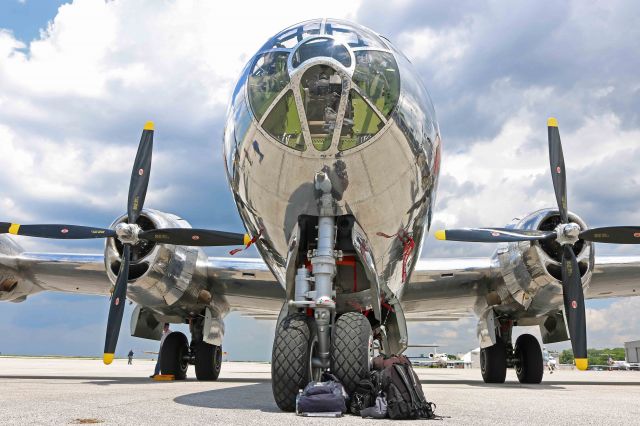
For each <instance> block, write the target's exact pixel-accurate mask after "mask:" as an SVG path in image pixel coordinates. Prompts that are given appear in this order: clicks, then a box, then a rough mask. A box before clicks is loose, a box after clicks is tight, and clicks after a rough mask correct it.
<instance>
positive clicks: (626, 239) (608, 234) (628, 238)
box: [580, 226, 640, 244]
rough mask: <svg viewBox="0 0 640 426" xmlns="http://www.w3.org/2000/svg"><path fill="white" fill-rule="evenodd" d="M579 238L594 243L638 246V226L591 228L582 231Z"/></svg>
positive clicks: (639, 241)
mask: <svg viewBox="0 0 640 426" xmlns="http://www.w3.org/2000/svg"><path fill="white" fill-rule="evenodd" d="M580 238H582V239H583V240H587V241H593V242H595V243H613V244H640V226H609V227H606V228H591V229H587V230H586V231H582V232H581V233H580Z"/></svg>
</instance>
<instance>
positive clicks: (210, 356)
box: [195, 342, 222, 381]
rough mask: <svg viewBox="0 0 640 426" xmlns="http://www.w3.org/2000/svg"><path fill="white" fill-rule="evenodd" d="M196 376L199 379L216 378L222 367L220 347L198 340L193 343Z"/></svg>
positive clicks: (208, 379)
mask: <svg viewBox="0 0 640 426" xmlns="http://www.w3.org/2000/svg"><path fill="white" fill-rule="evenodd" d="M195 353H196V365H195V367H196V378H197V379H198V380H200V381H211V380H218V376H219V375H220V369H221V368H222V347H221V346H216V345H211V344H209V343H207V342H200V343H198V344H197V345H195Z"/></svg>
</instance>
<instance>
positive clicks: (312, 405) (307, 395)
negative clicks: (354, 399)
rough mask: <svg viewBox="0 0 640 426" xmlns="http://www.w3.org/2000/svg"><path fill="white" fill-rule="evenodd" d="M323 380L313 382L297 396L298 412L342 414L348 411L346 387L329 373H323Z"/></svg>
mask: <svg viewBox="0 0 640 426" xmlns="http://www.w3.org/2000/svg"><path fill="white" fill-rule="evenodd" d="M322 380H324V381H322V382H311V383H309V384H308V385H307V386H305V388H304V390H302V391H301V392H300V394H299V395H298V397H297V398H296V413H298V414H299V415H309V414H311V415H313V414H314V413H331V414H336V415H342V414H344V413H346V412H347V406H346V399H347V393H346V392H345V390H344V387H343V386H342V384H340V382H339V381H338V380H337V379H336V377H335V376H334V375H332V374H329V373H323V376H322Z"/></svg>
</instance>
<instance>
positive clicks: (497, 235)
mask: <svg viewBox="0 0 640 426" xmlns="http://www.w3.org/2000/svg"><path fill="white" fill-rule="evenodd" d="M491 235H493V236H494V237H499V236H500V233H499V232H495V231H494V232H492V233H491Z"/></svg>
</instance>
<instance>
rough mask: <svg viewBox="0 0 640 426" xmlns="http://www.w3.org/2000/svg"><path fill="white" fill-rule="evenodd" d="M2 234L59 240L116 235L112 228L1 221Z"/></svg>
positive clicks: (0, 231)
mask: <svg viewBox="0 0 640 426" xmlns="http://www.w3.org/2000/svg"><path fill="white" fill-rule="evenodd" d="M0 234H13V235H24V236H26V237H39V238H55V239H59V240H84V239H90V238H109V237H115V236H116V233H115V231H113V230H112V229H103V228H91V227H88V226H75V225H19V224H17V223H7V222H0Z"/></svg>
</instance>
